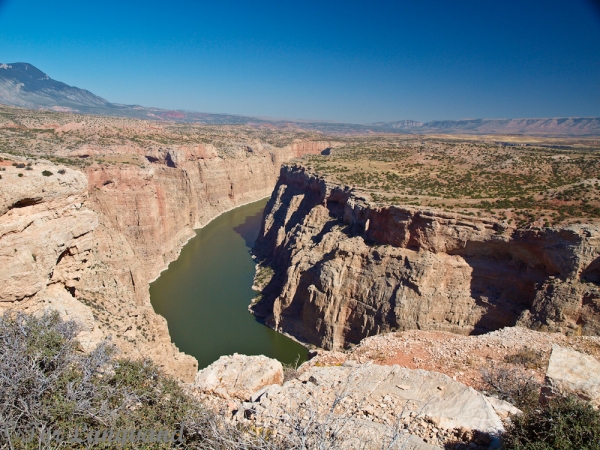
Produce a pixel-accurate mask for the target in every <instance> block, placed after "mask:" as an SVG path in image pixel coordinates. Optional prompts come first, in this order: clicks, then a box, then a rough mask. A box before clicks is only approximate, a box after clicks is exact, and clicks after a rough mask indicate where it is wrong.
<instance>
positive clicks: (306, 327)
mask: <svg viewBox="0 0 600 450" xmlns="http://www.w3.org/2000/svg"><path fill="white" fill-rule="evenodd" d="M255 251H256V254H257V256H258V257H259V258H260V259H262V260H263V265H265V266H269V267H271V269H273V273H274V274H273V276H272V278H271V279H270V280H269V281H268V282H267V283H264V284H263V286H264V289H263V297H262V300H261V301H260V302H258V303H257V304H255V305H253V306H252V310H253V311H254V313H255V314H256V315H258V316H262V317H265V319H266V322H267V323H268V324H269V325H270V326H272V327H273V328H275V329H276V330H278V331H282V332H285V333H288V334H290V335H292V336H294V337H296V338H297V339H299V340H300V341H303V342H307V343H311V344H315V345H317V346H320V347H323V348H328V349H336V348H341V347H346V346H348V344H357V343H358V342H360V341H361V339H363V338H364V337H366V336H370V335H373V334H378V333H381V332H384V331H389V330H393V329H399V330H407V329H429V330H442V331H452V332H455V333H461V334H478V333H483V332H487V331H491V330H496V329H499V328H502V327H506V326H513V325H515V324H517V323H518V324H521V325H526V326H529V327H532V328H542V329H546V330H550V331H561V332H564V333H571V334H581V333H583V334H600V289H599V288H598V279H600V276H599V275H598V274H599V273H600V265H599V263H598V261H600V259H599V258H600V230H599V229H598V227H597V226H593V225H575V224H574V225H569V226H565V227H562V228H558V227H555V228H528V229H517V228H514V227H513V228H511V227H507V226H506V224H505V223H502V222H500V221H496V220H494V219H483V218H477V217H471V216H463V215H460V214H453V213H448V212H442V211H439V210H434V209H429V210H425V209H419V208H413V207H396V206H380V205H379V206H378V205H377V204H374V203H371V202H369V201H367V200H366V199H365V198H363V197H361V196H360V192H359V191H354V190H352V189H351V188H348V187H344V186H340V185H336V184H332V183H331V182H329V181H326V180H325V179H323V178H321V177H319V176H317V175H315V174H313V173H311V172H310V171H308V170H307V169H306V168H304V167H301V166H298V165H286V166H284V167H283V168H282V170H281V176H280V178H279V182H278V184H277V186H276V187H275V190H274V193H273V196H272V197H271V199H270V201H269V203H268V204H267V207H266V209H265V214H264V223H263V226H262V229H261V232H260V234H259V239H258V241H257V246H256V250H255Z"/></svg>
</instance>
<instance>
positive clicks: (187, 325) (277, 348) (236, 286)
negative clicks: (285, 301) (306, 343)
mask: <svg viewBox="0 0 600 450" xmlns="http://www.w3.org/2000/svg"><path fill="white" fill-rule="evenodd" d="M266 202H267V200H266V199H264V200H260V201H258V202H255V203H251V204H249V205H245V206H240V207H238V208H236V209H233V210H231V211H229V212H226V213H224V214H222V215H220V216H219V217H217V218H216V219H214V220H213V221H212V222H210V223H209V224H208V225H206V226H205V227H203V228H200V229H199V230H196V236H195V237H193V238H192V239H191V240H190V241H189V242H188V243H187V244H186V245H185V246H184V247H183V249H182V251H181V255H180V256H179V258H178V259H177V260H176V261H173V262H172V263H171V264H170V265H169V268H168V269H167V270H165V271H164V272H163V273H162V274H161V275H160V277H159V278H158V279H157V280H156V281H154V282H153V283H151V284H150V300H151V302H152V306H153V307H154V310H155V311H156V312H157V313H158V314H160V315H161V316H163V317H165V318H166V319H167V323H168V324H169V333H170V334H171V339H172V340H173V342H174V343H175V345H176V346H177V347H178V348H179V350H181V351H182V352H185V353H187V354H189V355H192V356H194V357H195V358H196V359H197V360H198V366H199V368H200V369H202V368H204V367H206V366H208V365H209V364H211V363H212V362H214V361H216V360H217V359H219V357H220V356H222V355H231V354H233V353H241V354H245V355H266V356H269V357H271V358H276V359H278V360H279V361H281V362H284V363H292V362H294V360H295V359H296V358H297V357H298V355H300V361H304V360H306V355H307V351H306V349H305V348H304V347H303V346H301V345H300V344H298V343H297V342H295V341H293V340H291V339H290V338H288V337H286V336H284V335H282V334H279V333H276V332H275V331H273V330H272V329H270V328H268V327H266V326H265V325H263V324H261V323H260V322H258V321H257V320H256V318H255V317H254V316H253V315H251V314H250V313H249V312H248V305H249V304H250V301H251V299H252V297H254V296H255V295H256V292H254V291H253V290H252V288H251V286H252V280H253V276H254V261H253V260H252V257H251V256H250V249H251V248H252V245H253V244H254V241H255V239H256V237H257V236H258V232H259V230H260V222H261V218H262V212H263V209H264V207H265V204H266Z"/></svg>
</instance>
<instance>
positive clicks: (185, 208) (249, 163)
mask: <svg viewBox="0 0 600 450" xmlns="http://www.w3.org/2000/svg"><path fill="white" fill-rule="evenodd" d="M330 145H331V144H330V143H329V142H295V143H294V144H292V145H287V146H285V147H280V148H275V147H271V146H269V147H268V148H263V147H262V145H261V144H260V143H257V142H252V147H250V146H245V145H241V147H240V149H239V151H235V152H233V151H232V152H230V153H229V154H226V155H221V156H219V154H218V152H217V151H216V150H215V149H214V148H213V147H212V146H211V145H210V144H207V145H198V146H194V147H189V148H188V147H185V146H171V147H165V148H161V149H159V150H156V149H149V150H147V151H145V150H144V149H143V148H131V149H127V151H126V153H129V154H131V153H137V154H138V155H140V156H144V157H145V158H146V160H147V161H148V162H147V163H145V164H138V165H134V164H130V165H129V164H113V165H108V164H102V165H100V164H93V165H91V166H89V167H87V168H86V169H85V170H86V173H82V172H80V171H79V170H76V169H73V168H67V169H66V171H65V172H64V173H62V174H60V173H57V172H58V167H57V166H55V165H51V164H49V163H48V162H44V161H43V160H39V161H37V162H36V163H35V164H34V165H33V170H31V171H23V170H18V169H17V168H15V167H12V166H10V165H8V164H5V166H7V167H6V168H5V171H3V172H2V178H1V179H0V214H1V215H0V311H6V310H9V309H18V310H26V311H37V310H40V309H44V308H49V307H52V308H56V309H58V310H59V311H61V312H62V314H63V315H65V316H67V317H70V318H75V319H77V320H79V321H80V322H81V323H82V324H83V325H84V327H83V328H84V329H83V332H82V335H81V336H80V340H81V341H82V342H83V345H84V347H86V348H92V347H93V346H94V345H95V344H96V343H98V342H99V341H100V340H101V339H103V338H106V337H111V338H112V339H113V341H114V342H115V344H116V345H117V346H118V347H119V348H120V349H121V350H122V351H123V352H124V354H125V355H126V356H131V357H144V358H152V359H153V360H155V361H156V362H157V363H158V364H160V365H161V366H162V367H163V368H164V369H165V370H166V371H167V372H168V373H171V374H174V375H176V376H178V377H179V378H181V379H183V380H185V381H192V380H193V379H194V376H195V375H196V372H197V362H196V360H195V359H194V358H192V357H191V356H188V355H185V354H182V353H180V352H179V351H178V349H177V348H176V347H175V346H174V345H173V344H172V343H171V340H170V337H169V333H168V328H167V324H166V321H165V320H164V318H162V317H161V316H159V315H157V314H156V313H155V312H154V310H153V309H152V306H151V304H150V297H149V292H148V286H149V282H150V281H151V280H154V279H156V278H157V277H158V276H159V274H160V272H161V271H162V270H164V269H165V268H166V267H167V265H168V264H169V262H170V261H172V260H174V259H175V258H177V256H178V254H179V251H180V250H181V247H182V246H183V244H184V243H185V242H186V241H187V240H188V239H190V238H191V237H192V236H193V235H194V231H193V230H194V229H195V228H198V227H201V226H203V225H204V224H206V223H207V222H209V221H210V220H212V219H213V218H214V217H216V216H217V215H219V214H220V213H222V212H224V211H227V210H229V209H231V208H234V207H236V206H239V205H241V204H244V203H248V202H252V201H255V200H258V199H260V198H264V197H266V196H268V195H269V194H270V193H271V191H272V188H273V186H274V185H275V182H276V179H277V175H278V172H279V167H280V165H281V163H282V162H284V161H286V160H288V159H290V158H292V157H297V156H302V155H303V154H306V153H318V152H321V151H323V150H325V149H326V148H328V147H329V146H330ZM146 153H148V154H146ZM4 157H7V156H6V155H4ZM10 158H13V157H10ZM44 169H49V170H50V171H51V172H52V173H53V175H51V176H43V175H42V173H41V172H42V170H44ZM18 172H22V173H21V176H20V177H19V176H18Z"/></svg>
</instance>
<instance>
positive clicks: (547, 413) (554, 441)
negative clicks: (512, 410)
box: [503, 397, 600, 450]
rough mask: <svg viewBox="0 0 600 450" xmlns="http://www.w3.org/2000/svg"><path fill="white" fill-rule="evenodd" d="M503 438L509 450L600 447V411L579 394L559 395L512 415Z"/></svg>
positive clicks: (505, 446)
mask: <svg viewBox="0 0 600 450" xmlns="http://www.w3.org/2000/svg"><path fill="white" fill-rule="evenodd" d="M503 441H504V442H503V448H504V449H506V450H572V449H578V450H597V449H599V448H600V412H599V411H597V410H594V408H592V406H591V405H590V404H589V403H586V402H584V401H582V400H579V399H578V398H576V397H562V398H561V397H559V398H557V399H554V400H552V401H550V402H549V403H548V405H546V406H542V407H540V408H537V409H530V410H528V411H526V412H525V413H524V414H522V415H517V416H513V417H512V420H511V423H510V424H509V426H508V428H507V430H506V433H505V434H504V436H503Z"/></svg>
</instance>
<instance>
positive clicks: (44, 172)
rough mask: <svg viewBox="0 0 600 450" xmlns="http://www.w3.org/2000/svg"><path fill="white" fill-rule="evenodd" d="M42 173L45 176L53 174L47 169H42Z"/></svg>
mask: <svg viewBox="0 0 600 450" xmlns="http://www.w3.org/2000/svg"><path fill="white" fill-rule="evenodd" d="M42 175H44V176H45V177H49V176H51V175H54V174H53V173H52V172H50V171H49V170H44V171H43V172H42Z"/></svg>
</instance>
